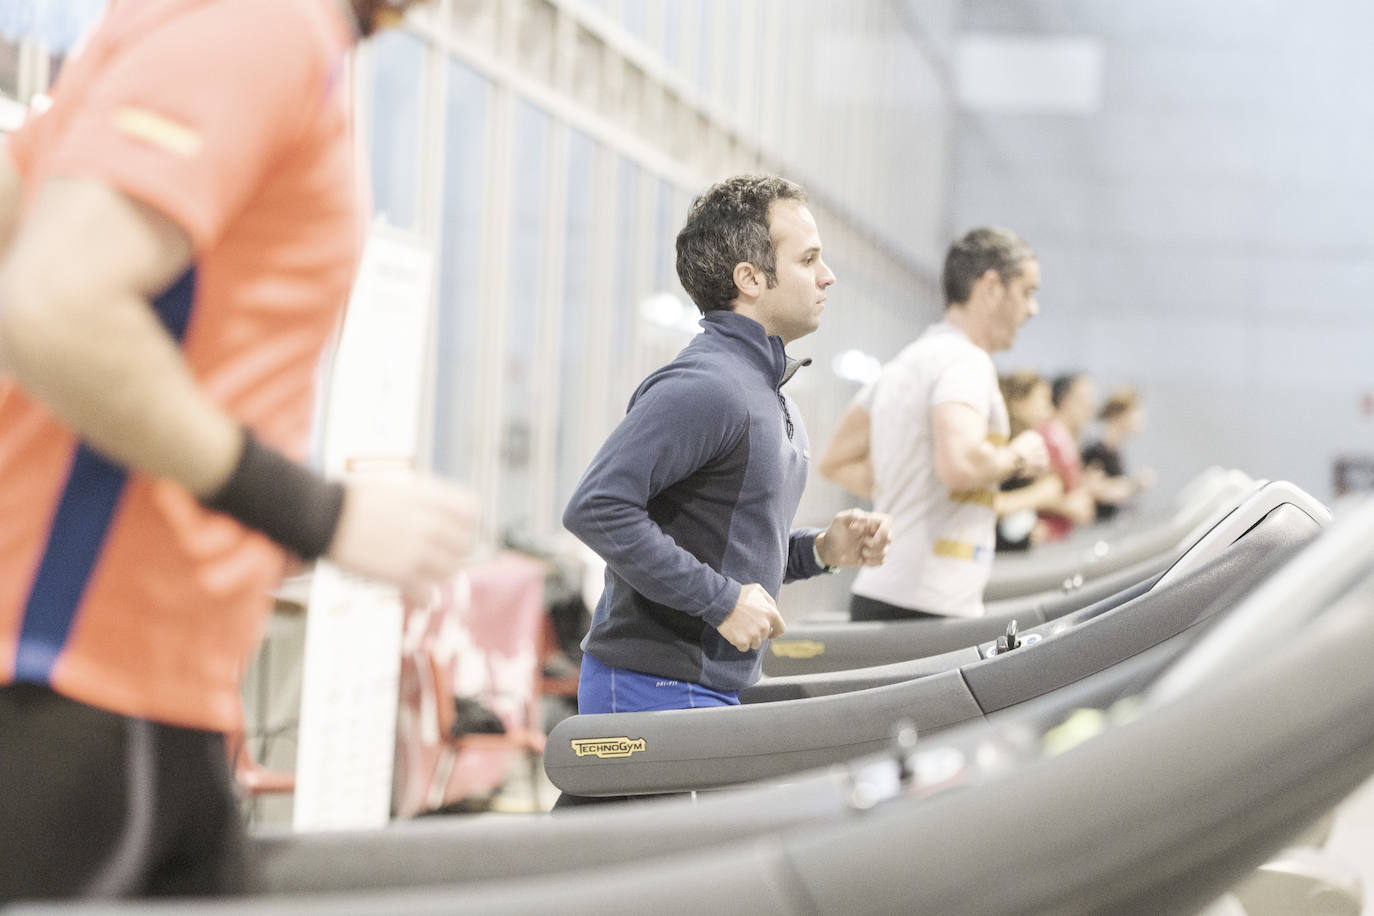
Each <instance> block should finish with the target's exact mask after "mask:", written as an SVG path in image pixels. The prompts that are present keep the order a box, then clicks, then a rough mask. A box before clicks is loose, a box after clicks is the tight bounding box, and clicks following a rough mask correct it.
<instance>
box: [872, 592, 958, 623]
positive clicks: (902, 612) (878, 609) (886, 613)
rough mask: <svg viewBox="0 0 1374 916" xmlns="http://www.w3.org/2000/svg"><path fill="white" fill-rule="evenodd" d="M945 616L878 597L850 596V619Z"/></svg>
mask: <svg viewBox="0 0 1374 916" xmlns="http://www.w3.org/2000/svg"><path fill="white" fill-rule="evenodd" d="M945 616H946V615H944V614H931V613H930V612H928V611H913V610H911V609H909V608H904V607H898V606H897V605H895V604H888V603H887V602H886V601H879V600H878V599H876V598H865V597H864V596H863V595H855V594H851V595H850V596H849V619H850V620H942V619H944V618H945Z"/></svg>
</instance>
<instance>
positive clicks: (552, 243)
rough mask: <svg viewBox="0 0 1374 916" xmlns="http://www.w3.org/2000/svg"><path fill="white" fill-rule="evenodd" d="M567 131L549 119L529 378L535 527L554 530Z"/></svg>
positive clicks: (546, 531)
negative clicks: (533, 341) (536, 296)
mask: <svg viewBox="0 0 1374 916" xmlns="http://www.w3.org/2000/svg"><path fill="white" fill-rule="evenodd" d="M568 133H569V128H568V125H567V123H566V122H563V121H560V120H551V121H550V124H549V139H548V145H547V147H546V152H547V155H545V156H544V181H543V187H544V193H545V197H544V206H543V207H541V208H540V214H539V250H540V257H539V261H540V265H539V271H540V275H539V278H538V287H537V288H538V291H539V293H538V296H539V298H538V310H537V315H538V317H537V319H536V322H535V346H534V365H533V367H532V371H533V373H534V378H533V379H532V380H531V381H532V385H531V397H532V399H533V403H532V404H531V405H530V406H531V420H532V426H533V442H532V454H531V458H532V471H533V475H532V476H533V485H534V512H533V514H534V530H535V534H536V535H539V536H546V535H551V534H552V533H553V531H554V519H553V503H554V489H555V487H556V486H557V474H556V470H555V463H556V458H557V448H558V443H557V441H556V440H557V430H558V420H559V417H558V390H559V389H558V379H559V373H560V370H561V362H562V360H561V353H560V344H561V342H562V337H561V331H562V326H563V322H562V318H563V309H562V308H561V307H560V306H561V305H562V300H563V296H562V291H563V281H564V276H565V273H566V270H565V262H566V258H567V232H566V231H565V229H566V226H567V204H568Z"/></svg>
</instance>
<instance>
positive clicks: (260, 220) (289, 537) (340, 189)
mask: <svg viewBox="0 0 1374 916" xmlns="http://www.w3.org/2000/svg"><path fill="white" fill-rule="evenodd" d="M407 5H408V4H407V3H404V2H393V3H383V2H376V0H353V2H351V3H350V2H347V0H194V2H193V0H144V2H140V3H116V4H114V5H112V6H111V7H110V9H109V10H108V12H107V13H106V15H105V18H104V20H103V21H102V23H101V24H100V26H99V27H98V29H97V30H96V31H95V33H94V34H93V35H92V37H91V38H90V40H89V42H88V43H87V45H86V47H85V50H84V52H83V53H82V54H81V55H79V56H78V57H75V58H73V59H71V60H70V61H68V63H67V64H66V66H65V67H64V68H63V70H62V74H61V77H60V78H59V80H58V82H57V85H56V86H55V87H54V89H53V92H52V105H51V108H49V109H48V110H47V111H46V112H45V113H43V114H41V115H35V116H31V117H30V118H29V120H28V121H27V123H26V124H25V125H24V126H23V127H22V128H21V129H20V130H19V131H17V132H16V133H15V134H13V135H11V136H10V137H9V138H7V143H6V146H5V148H4V150H2V151H0V376H3V375H9V377H10V379H9V381H8V382H6V383H5V384H4V385H3V386H0V518H3V519H4V524H3V526H0V824H2V825H3V828H0V902H3V901H4V900H9V899H15V898H25V897H45V896H83V895H91V896H116V895H138V894H197V895H208V894H219V893H229V892H234V891H238V890H240V889H242V888H243V887H244V885H245V883H246V882H247V869H246V864H245V860H244V853H245V848H246V839H245V836H244V832H243V827H242V824H241V822H240V818H239V811H238V800H237V798H236V796H235V794H234V787H233V782H232V777H231V774H230V768H229V760H228V754H227V749H226V746H225V733H226V732H237V731H239V730H241V728H242V710H241V707H240V698H239V696H240V695H239V686H240V685H239V677H240V673H241V672H242V670H243V668H244V666H245V665H246V663H247V661H248V660H249V658H250V657H251V654H252V652H253V650H254V648H255V646H256V643H257V641H258V639H259V637H260V635H261V633H262V631H263V628H264V626H265V623H266V617H267V614H268V612H269V610H270V607H271V596H270V591H271V589H273V588H274V587H275V585H276V584H277V582H278V580H279V578H280V576H281V574H282V571H283V568H284V566H285V564H286V562H287V558H288V555H289V554H294V555H295V556H297V557H299V558H301V559H303V560H310V559H314V558H316V557H327V558H328V559H330V560H332V561H334V562H335V563H337V564H339V565H340V566H341V567H343V568H345V569H347V570H350V571H352V572H354V573H359V574H363V575H366V576H371V577H374V578H377V579H380V580H384V581H386V582H390V583H395V584H397V585H399V586H401V587H402V588H403V589H404V590H405V592H406V593H407V594H408V595H410V596H412V597H419V596H424V595H426V594H428V593H429V592H430V591H432V589H433V588H434V586H435V585H437V584H438V583H440V582H442V581H444V580H445V579H447V578H448V577H449V576H450V575H451V574H452V573H453V572H454V571H455V569H456V568H457V566H458V564H459V562H460V561H461V559H462V557H463V556H464V554H465V553H466V551H467V549H468V546H469V543H470V541H471V538H472V533H473V532H472V525H473V518H472V514H473V513H472V508H471V507H472V503H471V500H470V496H469V495H468V494H467V493H466V492H465V491H463V490H461V489H459V488H457V487H455V486H453V485H451V484H447V483H444V482H441V481H438V480H432V479H427V478H422V477H403V478H399V479H395V480H386V481H380V480H375V479H373V480H356V481H349V482H347V483H341V482H337V481H327V480H324V479H322V478H321V477H320V476H318V475H317V474H315V473H314V472H312V471H310V470H309V469H307V468H305V467H304V466H302V465H301V464H299V463H298V459H300V458H301V457H302V456H303V455H304V454H305V452H306V447H307V443H308V438H309V430H310V421H311V412H312V408H313V404H314V378H315V372H316V367H317V364H318V361H319V357H320V354H321V351H322V349H323V348H324V346H325V344H326V342H327V341H328V339H329V338H330V336H331V334H332V333H333V331H334V329H335V327H336V326H337V324H338V320H339V315H340V313H341V311H342V308H343V305H344V303H345V302H346V300H347V297H348V291H349V286H350V283H351V281H352V277H353V272H354V270H355V267H356V264H357V256H358V253H359V251H358V249H359V242H360V239H361V229H362V226H363V221H362V219H361V214H360V205H359V201H358V200H357V198H356V193H355V189H356V187H357V182H358V179H357V174H356V168H357V164H356V163H355V161H354V154H353V138H352V135H351V133H350V129H349V120H350V106H351V99H350V98H349V95H348V92H347V87H348V81H347V79H346V78H344V73H345V67H346V63H347V56H348V54H349V51H350V50H351V48H352V47H353V45H354V43H355V42H356V41H357V40H358V38H359V37H360V36H362V35H366V34H368V33H370V32H372V31H373V30H374V29H375V28H377V27H378V26H380V25H382V24H384V23H386V22H388V21H392V20H394V19H395V18H396V17H397V16H398V15H399V14H400V13H401V12H403V10H404V7H405V6H407ZM288 456H289V457H288Z"/></svg>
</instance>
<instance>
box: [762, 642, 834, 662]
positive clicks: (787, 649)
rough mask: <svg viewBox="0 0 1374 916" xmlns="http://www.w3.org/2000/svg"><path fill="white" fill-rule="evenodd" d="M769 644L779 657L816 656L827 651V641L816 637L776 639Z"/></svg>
mask: <svg viewBox="0 0 1374 916" xmlns="http://www.w3.org/2000/svg"><path fill="white" fill-rule="evenodd" d="M769 645H770V646H772V647H773V654H774V655H776V656H778V658H815V657H816V656H817V655H822V654H824V653H825V643H823V642H817V641H816V640H814V639H784V640H777V639H775V640H773V641H772V642H771V643H769Z"/></svg>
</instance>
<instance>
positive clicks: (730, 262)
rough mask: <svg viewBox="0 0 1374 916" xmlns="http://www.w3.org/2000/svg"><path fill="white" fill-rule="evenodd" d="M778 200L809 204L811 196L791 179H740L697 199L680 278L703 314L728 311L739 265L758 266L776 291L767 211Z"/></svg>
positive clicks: (681, 240) (681, 243)
mask: <svg viewBox="0 0 1374 916" xmlns="http://www.w3.org/2000/svg"><path fill="white" fill-rule="evenodd" d="M775 200H795V201H798V202H804V201H805V200H806V192H805V191H804V190H802V188H801V186H800V185H798V184H796V183H794V182H791V181H788V180H787V179H786V178H774V177H771V176H767V175H736V176H735V177H734V178H727V179H726V180H724V181H722V182H719V183H717V184H713V185H711V187H709V188H707V189H706V192H705V193H704V194H702V195H701V196H700V197H698V198H697V199H696V200H694V201H692V206H691V209H689V210H688V211H687V223H686V225H684V226H683V227H682V231H681V232H679V233H678V234H677V276H678V280H680V281H681V282H682V288H683V289H684V290H686V291H687V295H689V296H691V297H692V301H693V302H695V303H696V304H697V308H699V309H701V311H702V312H703V313H705V312H710V311H714V310H716V309H729V308H730V303H731V302H733V301H734V300H735V297H736V296H737V295H738V291H737V290H736V288H735V265H736V264H739V263H740V262H742V261H743V262H747V263H749V264H753V265H754V266H755V267H757V268H759V269H760V270H762V271H763V273H764V276H765V277H766V278H767V282H768V286H769V287H770V288H771V287H772V286H773V285H774V284H775V283H776V282H777V279H778V265H777V259H776V257H775V253H774V251H773V240H772V237H771V236H769V234H768V208H769V207H770V206H772V204H773V202H774V201H775Z"/></svg>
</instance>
